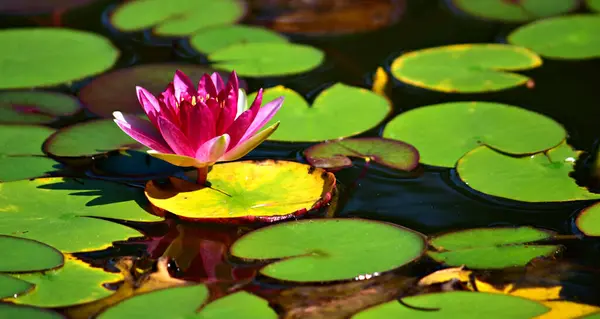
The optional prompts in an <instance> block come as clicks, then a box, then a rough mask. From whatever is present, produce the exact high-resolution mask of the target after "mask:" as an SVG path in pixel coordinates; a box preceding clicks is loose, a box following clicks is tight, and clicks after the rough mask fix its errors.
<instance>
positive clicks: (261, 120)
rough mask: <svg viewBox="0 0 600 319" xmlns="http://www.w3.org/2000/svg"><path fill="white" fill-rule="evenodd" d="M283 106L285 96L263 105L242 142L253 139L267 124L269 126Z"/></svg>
mask: <svg viewBox="0 0 600 319" xmlns="http://www.w3.org/2000/svg"><path fill="white" fill-rule="evenodd" d="M253 104H254V103H253ZM282 104H283V96H282V97H279V98H277V99H275V100H273V101H271V102H269V103H267V104H265V105H263V106H262V107H261V108H260V110H259V111H258V114H256V118H254V121H252V124H250V127H248V130H247V131H246V133H245V134H244V136H242V138H241V139H240V142H244V141H245V140H246V139H249V138H251V137H252V135H254V134H255V133H256V132H257V131H258V130H260V129H261V128H262V127H263V126H265V124H267V123H268V122H269V121H270V120H271V119H272V118H273V116H275V114H276V113H277V111H279V109H280V108H281V105H282Z"/></svg>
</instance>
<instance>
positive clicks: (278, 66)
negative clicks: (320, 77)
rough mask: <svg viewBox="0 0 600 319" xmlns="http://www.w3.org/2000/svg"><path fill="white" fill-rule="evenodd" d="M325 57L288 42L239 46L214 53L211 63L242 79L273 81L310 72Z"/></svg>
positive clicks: (211, 56) (242, 44)
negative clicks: (279, 77)
mask: <svg viewBox="0 0 600 319" xmlns="http://www.w3.org/2000/svg"><path fill="white" fill-rule="evenodd" d="M324 58H325V54H324V53H323V52H322V51H321V50H319V49H317V48H314V47H311V46H308V45H302V44H292V43H284V42H264V43H260V42H259V43H255V42H250V43H239V44H233V45H230V46H227V47H225V48H223V49H220V50H216V51H214V52H212V53H211V54H210V55H209V56H208V59H209V60H210V61H211V62H213V64H212V66H213V67H214V68H216V69H219V70H226V71H233V70H235V72H237V73H238V74H239V75H241V76H251V77H269V76H284V75H291V74H297V73H302V72H307V71H310V70H312V69H315V68H316V67H318V66H319V65H321V63H322V62H323V60H324Z"/></svg>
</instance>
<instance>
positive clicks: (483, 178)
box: [417, 143, 600, 202]
mask: <svg viewBox="0 0 600 319" xmlns="http://www.w3.org/2000/svg"><path fill="white" fill-rule="evenodd" d="M417 147H418V146H417ZM576 158H577V153H576V152H575V151H573V150H572V149H571V148H570V147H569V146H568V145H566V143H563V144H561V145H559V146H558V147H556V148H553V149H551V150H549V151H547V155H546V154H545V153H536V154H534V155H527V156H523V157H513V156H507V155H504V154H501V153H498V152H496V151H494V150H492V149H490V148H488V147H486V146H480V147H478V148H476V149H474V150H473V151H471V152H469V153H467V154H466V155H465V156H464V157H462V158H461V159H460V160H459V161H458V163H457V165H456V171H457V173H458V175H459V177H460V179H461V180H462V181H463V182H464V183H465V184H467V185H468V186H469V187H471V188H472V189H475V190H477V191H479V192H481V193H484V194H488V195H492V196H497V197H503V198H509V199H513V200H518V201H522V202H567V201H575V200H589V199H597V198H600V194H593V193H590V192H589V191H588V190H587V189H585V188H583V187H580V186H579V185H577V183H576V182H575V180H574V179H572V178H571V177H570V176H569V173H571V172H572V171H573V163H574V162H575V160H576Z"/></svg>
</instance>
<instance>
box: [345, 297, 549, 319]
mask: <svg viewBox="0 0 600 319" xmlns="http://www.w3.org/2000/svg"><path fill="white" fill-rule="evenodd" d="M402 301H403V302H404V303H405V304H407V305H410V306H411V307H406V306H405V305H403V304H401V303H399V302H398V301H396V300H394V301H390V302H387V303H384V304H381V305H378V306H375V307H372V308H368V309H367V310H364V311H362V312H360V313H358V314H356V315H354V316H352V319H380V318H411V319H413V318H414V319H437V318H440V319H441V318H464V319H471V318H472V319H479V318H487V319H504V318H512V319H530V318H535V317H537V316H539V315H542V314H544V313H546V312H548V310H550V309H549V308H547V307H546V306H544V305H542V304H540V303H538V302H535V301H533V300H528V299H525V298H521V297H513V296H509V295H502V294H494V293H483V292H467V291H451V292H444V293H433V294H423V295H418V296H412V297H406V298H402ZM424 309H433V311H432V310H430V311H427V310H424Z"/></svg>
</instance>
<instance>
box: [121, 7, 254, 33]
mask: <svg viewBox="0 0 600 319" xmlns="http://www.w3.org/2000/svg"><path fill="white" fill-rule="evenodd" d="M244 11H245V9H244V4H243V3H242V2H241V1H239V0H219V1H214V0H137V1H129V2H126V3H123V4H121V5H120V6H119V7H118V8H117V9H116V10H115V11H114V12H113V14H112V15H111V18H110V20H111V23H112V25H113V26H114V27H115V28H117V29H118V30H121V31H126V32H129V31H141V30H144V29H149V28H153V32H154V34H157V35H160V36H185V35H189V34H192V33H194V32H195V31H198V30H200V29H202V28H206V27H210V26H215V25H223V24H230V23H233V22H235V21H237V20H239V19H241V18H242V16H243V15H244Z"/></svg>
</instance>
